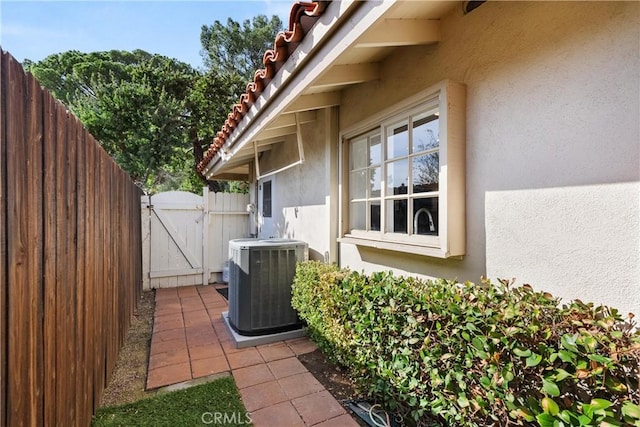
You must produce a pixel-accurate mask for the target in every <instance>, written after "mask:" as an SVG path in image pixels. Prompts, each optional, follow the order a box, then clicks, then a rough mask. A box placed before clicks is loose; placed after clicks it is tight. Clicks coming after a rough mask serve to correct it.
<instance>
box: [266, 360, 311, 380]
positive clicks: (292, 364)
mask: <svg viewBox="0 0 640 427" xmlns="http://www.w3.org/2000/svg"><path fill="white" fill-rule="evenodd" d="M267 365H269V369H271V372H272V373H273V375H274V376H275V377H276V378H277V379H280V378H284V377H288V376H291V375H295V374H302V373H303V372H308V371H307V368H305V367H304V365H303V364H302V363H300V361H299V360H298V359H296V358H295V357H289V358H288V359H280V360H274V361H273V362H269V363H267Z"/></svg>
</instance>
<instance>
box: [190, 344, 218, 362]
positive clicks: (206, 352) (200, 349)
mask: <svg viewBox="0 0 640 427" xmlns="http://www.w3.org/2000/svg"><path fill="white" fill-rule="evenodd" d="M223 355H224V352H223V351H222V346H221V345H220V343H219V342H218V341H217V340H216V341H215V342H211V343H209V344H206V345H198V346H189V358H190V359H191V360H192V361H193V360H198V359H207V358H210V357H214V356H223Z"/></svg>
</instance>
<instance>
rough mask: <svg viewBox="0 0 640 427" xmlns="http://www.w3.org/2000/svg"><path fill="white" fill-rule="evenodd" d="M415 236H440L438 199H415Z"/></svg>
mask: <svg viewBox="0 0 640 427" xmlns="http://www.w3.org/2000/svg"><path fill="white" fill-rule="evenodd" d="M413 234H428V235H435V236H437V235H438V198H437V197H429V198H424V199H413Z"/></svg>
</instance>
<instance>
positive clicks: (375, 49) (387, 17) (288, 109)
mask: <svg viewBox="0 0 640 427" xmlns="http://www.w3.org/2000/svg"><path fill="white" fill-rule="evenodd" d="M344 3H345V4H346V3H348V2H344ZM353 3H357V2H353ZM461 5H462V2H436V1H398V2H395V3H393V5H392V6H391V7H389V8H388V9H387V10H386V11H385V12H384V14H382V15H381V16H378V17H377V19H375V20H373V21H371V22H368V23H367V24H366V30H364V31H363V32H362V34H361V35H360V36H359V37H358V38H357V39H355V40H353V41H352V42H351V43H350V44H349V46H347V47H346V48H343V49H342V51H341V52H340V53H339V55H337V56H335V58H334V59H333V60H332V61H330V62H324V63H322V64H321V66H322V71H321V72H320V73H319V74H318V75H317V76H316V77H315V78H313V79H310V80H308V81H307V82H306V83H305V84H306V87H304V88H303V89H302V90H301V91H300V92H299V95H298V96H297V97H295V98H291V99H289V101H288V102H287V103H281V104H279V105H278V106H277V108H279V111H280V112H279V113H278V114H277V115H275V114H272V117H273V119H271V120H270V121H269V122H267V123H264V124H263V125H262V126H261V127H260V129H259V130H256V131H255V132H253V134H252V136H251V138H250V139H251V141H256V144H257V146H258V150H268V149H270V148H271V147H273V146H274V144H277V143H279V142H282V141H284V136H285V135H287V134H289V133H290V134H294V133H295V129H296V126H295V121H293V123H291V121H292V120H295V116H294V113H295V112H298V113H300V112H307V113H310V112H313V111H314V110H317V109H320V108H326V107H328V106H332V105H339V103H340V94H341V91H342V90H343V89H345V88H346V87H349V86H352V85H354V84H360V83H363V82H367V81H371V80H375V79H378V78H379V69H378V66H379V63H380V62H381V61H383V60H384V58H386V57H387V56H388V55H390V54H391V52H393V50H394V49H396V48H397V47H399V46H408V45H418V44H432V43H437V42H438V41H439V37H440V28H439V25H440V24H439V19H440V18H442V17H443V16H445V15H446V14H447V13H449V12H450V11H451V10H452V9H453V8H455V7H461ZM347 6H348V4H347V5H345V6H342V7H347ZM352 7H354V8H355V7H357V6H352ZM343 25H352V23H351V22H349V20H347V19H345V21H344V22H343ZM308 31H309V30H308ZM308 31H307V32H308ZM306 34H307V33H305V35H306ZM303 41H304V40H301V41H298V42H297V45H296V47H297V46H298V45H300V46H302V42H303ZM327 43H337V44H339V43H340V40H333V41H327ZM305 54H306V52H296V53H295V56H297V57H301V58H303V60H302V61H301V62H303V64H304V55H305ZM294 59H295V58H294ZM300 68H304V65H302V66H301V67H300ZM293 71H299V70H288V69H286V68H282V69H281V70H280V73H292V72H293ZM316 74H317V73H316ZM274 80H276V79H274ZM277 89H278V88H273V87H267V88H265V94H266V95H270V96H272V94H273V93H276V92H277ZM259 101H260V100H258V101H257V102H256V104H258V103H259ZM263 101H264V100H263ZM266 101H268V100H266ZM266 101H265V102H263V105H264V104H267V102H266ZM255 109H256V108H252V110H255ZM254 114H255V112H254ZM246 116H247V117H244V116H243V117H242V118H241V119H243V120H244V121H245V122H247V123H245V124H244V125H245V126H244V128H246V127H250V126H251V121H252V117H253V116H252V111H247V112H246ZM314 118H315V115H314V116H313V117H311V116H309V115H307V116H305V119H304V120H305V122H309V121H312V120H313V119H314ZM298 120H300V114H299V115H298ZM284 122H288V123H289V125H287V126H282V123H284ZM292 124H293V125H292ZM239 127H242V126H239ZM278 132H281V134H280V135H278V134H277V133H278ZM231 133H232V132H231ZM228 136H229V135H227V137H228ZM225 139H226V138H225ZM231 139H233V137H231V138H229V140H231ZM241 139H242V137H239V138H236V140H235V141H233V142H235V143H237V142H238V140H241ZM225 142H227V141H223V142H222V143H221V144H219V147H218V148H216V149H215V150H214V151H215V152H214V153H213V155H211V156H210V158H209V159H208V161H207V162H206V164H204V163H205V162H203V163H201V165H200V167H201V170H202V171H203V172H206V171H209V173H210V175H209V178H210V179H215V178H219V177H220V176H221V175H222V174H225V173H228V171H229V170H230V169H231V168H236V169H237V168H238V163H248V162H251V161H253V159H254V155H255V149H254V148H253V145H254V144H253V142H252V143H250V144H246V143H245V144H244V146H242V148H241V149H238V150H235V151H233V150H230V149H231V148H233V147H232V146H230V145H232V144H227V146H225ZM245 142H246V141H245ZM226 150H229V151H226ZM218 151H220V152H221V153H219V152H218ZM222 152H225V153H227V152H229V153H232V154H231V155H227V156H225V155H224V154H222ZM209 154H211V153H209ZM216 156H217V157H218V158H217V159H215V158H216ZM223 157H224V158H223ZM212 159H214V160H217V165H216V167H215V168H214V167H212V166H211V165H212V164H213V163H214V160H212ZM214 170H215V173H211V172H212V171H214ZM245 170H246V171H247V173H248V167H246V166H245Z"/></svg>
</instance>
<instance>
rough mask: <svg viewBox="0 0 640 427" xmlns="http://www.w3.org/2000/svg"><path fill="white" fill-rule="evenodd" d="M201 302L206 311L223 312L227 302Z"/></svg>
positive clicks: (222, 300)
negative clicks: (217, 310) (215, 310)
mask: <svg viewBox="0 0 640 427" xmlns="http://www.w3.org/2000/svg"><path fill="white" fill-rule="evenodd" d="M202 301H203V302H204V306H205V307H206V308H207V310H211V309H220V310H221V311H225V310H222V309H223V308H226V307H227V301H226V300H225V299H223V298H203V299H202Z"/></svg>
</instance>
